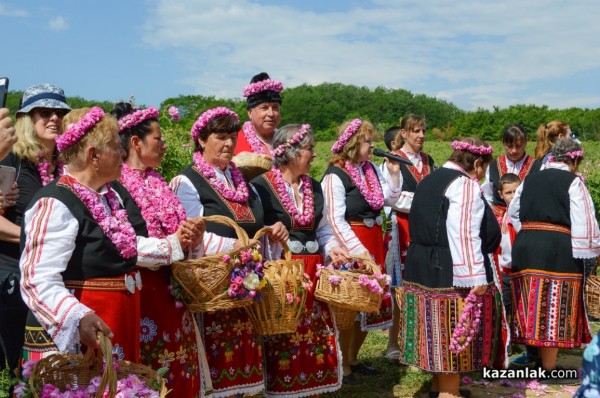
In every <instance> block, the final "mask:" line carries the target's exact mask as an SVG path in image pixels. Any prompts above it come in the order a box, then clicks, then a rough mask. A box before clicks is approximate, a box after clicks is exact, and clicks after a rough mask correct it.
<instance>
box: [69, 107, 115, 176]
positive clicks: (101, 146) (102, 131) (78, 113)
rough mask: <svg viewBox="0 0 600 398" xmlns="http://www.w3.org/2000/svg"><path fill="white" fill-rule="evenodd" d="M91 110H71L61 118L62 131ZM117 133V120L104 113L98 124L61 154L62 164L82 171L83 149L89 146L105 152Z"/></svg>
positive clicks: (83, 163)
mask: <svg viewBox="0 0 600 398" xmlns="http://www.w3.org/2000/svg"><path fill="white" fill-rule="evenodd" d="M91 109H92V108H80V109H73V110H72V111H71V112H69V113H68V114H67V115H66V116H65V117H64V118H63V131H67V129H68V128H69V126H70V125H71V124H74V123H77V122H78V121H79V120H81V119H82V118H83V117H84V116H85V115H86V114H87V113H88V112H89V111H90V110H91ZM118 131H119V123H118V122H117V118H115V117H114V116H112V115H111V114H109V113H106V114H105V115H104V116H103V117H102V119H100V121H99V122H98V123H96V124H95V125H94V126H93V127H92V128H90V129H89V130H88V131H87V132H86V133H85V135H84V136H83V138H82V139H81V140H79V141H78V142H77V143H75V144H73V145H72V146H70V147H68V148H66V149H65V150H64V151H63V152H61V154H60V157H61V159H62V160H63V162H64V163H65V164H66V165H67V166H69V167H70V168H72V169H73V170H83V169H84V168H85V166H86V163H87V160H86V158H85V148H87V147H89V146H93V147H96V148H97V149H98V150H99V151H101V152H102V151H105V150H106V149H107V146H108V144H109V143H110V142H111V141H112V140H113V139H114V138H115V133H116V132H118Z"/></svg>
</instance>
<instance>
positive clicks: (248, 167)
mask: <svg viewBox="0 0 600 398" xmlns="http://www.w3.org/2000/svg"><path fill="white" fill-rule="evenodd" d="M232 162H233V163H235V165H236V167H237V168H238V169H240V171H241V172H242V175H243V176H244V179H245V180H246V181H250V180H252V179H253V178H255V177H258V176H259V175H261V174H263V173H266V172H267V171H269V170H271V167H272V166H273V161H272V160H271V159H269V158H268V157H265V156H264V155H258V154H255V153H250V152H242V153H240V154H238V155H236V156H234V157H233V159H232Z"/></svg>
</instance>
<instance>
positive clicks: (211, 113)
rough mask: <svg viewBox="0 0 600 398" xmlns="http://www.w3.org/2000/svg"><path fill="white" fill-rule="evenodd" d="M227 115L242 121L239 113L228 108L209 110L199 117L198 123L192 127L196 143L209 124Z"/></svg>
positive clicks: (221, 107)
mask: <svg viewBox="0 0 600 398" xmlns="http://www.w3.org/2000/svg"><path fill="white" fill-rule="evenodd" d="M225 115H228V116H231V117H232V118H234V119H235V120H236V121H239V120H240V118H239V116H238V115H237V113H235V112H234V111H232V110H231V109H229V108H226V107H224V106H220V107H217V108H212V109H209V110H207V111H205V112H204V113H202V115H200V116H198V119H196V122H195V123H194V125H193V126H192V130H191V131H190V134H191V135H192V138H193V139H194V141H197V140H198V136H199V135H200V132H201V131H202V130H204V129H205V128H206V126H208V123H210V121H211V120H213V119H214V118H217V117H219V116H225Z"/></svg>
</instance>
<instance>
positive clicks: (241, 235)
mask: <svg viewBox="0 0 600 398" xmlns="http://www.w3.org/2000/svg"><path fill="white" fill-rule="evenodd" d="M202 219H203V220H204V221H205V222H214V223H217V224H221V225H227V226H228V227H231V228H233V229H234V230H235V234H236V235H237V237H238V239H239V240H240V244H241V246H248V242H249V240H248V234H247V233H246V231H244V230H243V229H242V227H240V226H239V225H238V224H237V223H236V222H235V221H233V220H232V219H231V218H229V217H225V216H219V215H215V216H206V217H202Z"/></svg>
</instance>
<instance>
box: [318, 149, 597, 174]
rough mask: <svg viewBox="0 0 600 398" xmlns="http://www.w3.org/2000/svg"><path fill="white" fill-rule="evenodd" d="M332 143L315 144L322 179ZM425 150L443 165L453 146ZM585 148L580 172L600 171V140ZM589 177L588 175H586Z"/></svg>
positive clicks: (592, 172)
mask: <svg viewBox="0 0 600 398" xmlns="http://www.w3.org/2000/svg"><path fill="white" fill-rule="evenodd" d="M490 144H491V145H492V147H494V156H498V154H502V153H504V147H503V146H502V143H501V142H500V141H494V142H490ZM331 145H333V141H321V142H317V144H316V146H315V151H316V154H317V157H316V159H315V161H314V162H313V166H312V170H311V175H312V176H313V177H314V178H316V179H317V180H320V179H321V177H322V176H323V173H324V172H325V170H326V169H327V163H328V162H329V159H330V158H331V155H332V153H331ZM375 145H376V147H378V148H381V149H386V148H385V144H384V143H383V141H378V142H376V143H375ZM423 149H424V151H425V152H426V153H427V154H428V155H430V156H431V157H432V158H433V160H434V161H435V164H436V165H438V166H441V165H442V164H444V162H445V161H446V160H448V157H450V154H451V153H452V148H451V147H450V142H440V141H431V142H430V141H427V142H426V143H425V146H424V148H423ZM534 149H535V142H530V143H528V145H527V153H529V154H533V153H534V152H535V151H534ZM583 149H584V151H585V158H584V160H583V164H582V166H581V167H580V170H579V171H580V172H582V173H583V174H584V175H586V172H587V174H588V175H595V174H596V173H599V172H600V169H599V166H600V142H596V141H586V142H584V143H583ZM373 162H374V163H376V164H379V163H381V158H377V157H373ZM586 177H587V175H586Z"/></svg>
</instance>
